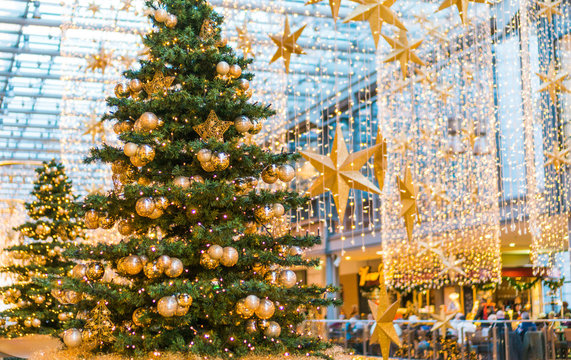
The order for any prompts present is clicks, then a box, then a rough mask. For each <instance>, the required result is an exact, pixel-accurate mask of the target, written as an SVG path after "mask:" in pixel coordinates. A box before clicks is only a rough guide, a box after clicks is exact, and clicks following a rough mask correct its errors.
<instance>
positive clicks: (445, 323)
mask: <svg viewBox="0 0 571 360" xmlns="http://www.w3.org/2000/svg"><path fill="white" fill-rule="evenodd" d="M430 316H432V318H433V319H434V320H436V322H435V323H434V325H432V329H430V331H436V330H439V329H444V330H446V329H453V327H452V325H450V320H452V319H454V317H455V316H456V313H452V314H449V315H446V314H445V313H444V312H442V313H441V314H438V315H437V314H430Z"/></svg>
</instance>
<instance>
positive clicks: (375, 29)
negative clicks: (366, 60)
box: [343, 0, 406, 47]
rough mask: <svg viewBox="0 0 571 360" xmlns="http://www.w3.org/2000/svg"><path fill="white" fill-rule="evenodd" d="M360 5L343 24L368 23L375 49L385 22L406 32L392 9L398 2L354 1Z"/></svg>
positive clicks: (387, 0)
mask: <svg viewBox="0 0 571 360" xmlns="http://www.w3.org/2000/svg"><path fill="white" fill-rule="evenodd" d="M354 1H355V2H357V3H359V5H358V6H357V7H356V8H355V9H354V10H353V11H352V12H351V13H350V14H349V16H347V17H346V18H345V19H344V20H343V23H347V22H349V21H368V22H369V26H370V27H371V33H372V34H373V40H374V42H375V47H377V45H378V44H379V36H380V35H381V28H382V26H383V22H386V23H388V24H391V25H394V26H396V27H398V28H399V29H401V30H405V31H406V27H405V26H404V24H403V23H402V22H401V21H400V20H399V18H398V17H397V14H395V12H394V11H392V10H391V9H390V7H391V6H393V4H394V3H395V2H396V0H384V1H382V0H354Z"/></svg>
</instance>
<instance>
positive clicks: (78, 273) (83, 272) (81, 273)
mask: <svg viewBox="0 0 571 360" xmlns="http://www.w3.org/2000/svg"><path fill="white" fill-rule="evenodd" d="M71 276H73V277H74V278H76V279H83V278H84V277H86V276H87V266H85V265H83V264H77V265H75V266H74V267H73V269H71Z"/></svg>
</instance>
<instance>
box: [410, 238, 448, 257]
mask: <svg viewBox="0 0 571 360" xmlns="http://www.w3.org/2000/svg"><path fill="white" fill-rule="evenodd" d="M416 243H417V245H418V246H419V247H420V248H421V249H420V251H419V252H418V253H417V256H418V257H421V256H423V255H424V254H426V253H433V254H436V255H438V256H440V257H442V256H444V254H443V253H442V249H439V248H437V247H435V245H433V244H432V243H429V242H428V243H427V242H424V241H417V242H416Z"/></svg>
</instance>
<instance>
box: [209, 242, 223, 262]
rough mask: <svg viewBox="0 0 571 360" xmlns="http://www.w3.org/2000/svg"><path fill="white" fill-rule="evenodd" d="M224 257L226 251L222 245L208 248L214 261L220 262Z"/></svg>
mask: <svg viewBox="0 0 571 360" xmlns="http://www.w3.org/2000/svg"><path fill="white" fill-rule="evenodd" d="M223 255H224V249H223V248H222V246H220V245H216V244H214V245H211V246H210V247H209V248H208V256H210V257H211V258H212V259H214V260H220V259H221V258H222V256H223Z"/></svg>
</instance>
